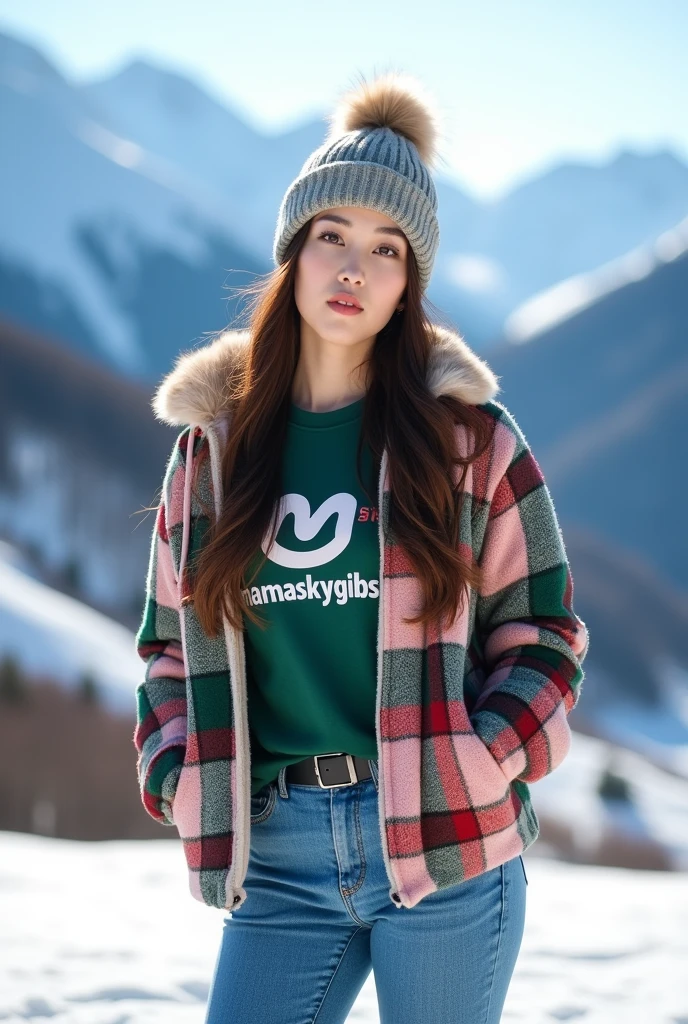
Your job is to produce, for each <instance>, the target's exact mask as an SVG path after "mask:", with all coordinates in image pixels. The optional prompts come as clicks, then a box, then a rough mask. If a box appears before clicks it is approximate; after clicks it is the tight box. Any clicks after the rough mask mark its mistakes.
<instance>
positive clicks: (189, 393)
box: [152, 325, 500, 430]
mask: <svg viewBox="0 0 688 1024" xmlns="http://www.w3.org/2000/svg"><path fill="white" fill-rule="evenodd" d="M249 340H250V331H249V330H247V329H245V330H227V331H224V332H223V333H222V334H221V335H219V336H218V337H217V338H215V340H214V341H213V342H211V344H209V345H205V346H204V347H202V348H198V349H192V350H191V351H189V352H183V353H182V354H181V355H180V356H178V358H177V361H176V363H175V365H174V368H173V369H172V370H171V371H170V372H169V373H168V374H167V375H166V376H165V377H164V379H163V381H162V383H161V384H160V385H159V387H158V388H157V390H156V392H155V395H154V397H153V401H152V406H153V411H154V412H155V415H156V418H157V419H159V420H160V421H161V422H163V423H167V424H169V425H170V426H172V427H184V426H187V425H189V424H192V423H193V424H195V425H197V426H200V427H202V428H203V429H204V430H205V429H206V428H207V427H208V426H209V425H210V424H211V423H212V422H213V421H214V420H215V419H217V418H218V417H219V416H221V415H222V414H223V413H226V412H227V411H228V410H229V408H230V405H231V399H230V398H229V391H230V389H229V388H228V382H230V381H231V380H232V378H235V377H236V374H237V371H238V369H239V367H240V366H241V365H242V363H243V361H244V359H245V358H246V354H247V352H248V345H249ZM427 383H428V387H429V388H430V391H431V392H432V393H433V394H434V395H437V396H439V395H452V396H454V397H455V398H458V399H460V400H461V401H463V402H466V403H467V404H469V405H480V404H482V403H483V402H487V401H491V400H492V399H493V398H494V397H495V396H496V394H497V392H498V391H499V390H500V387H499V384H498V378H497V376H496V375H495V374H494V373H493V371H492V370H491V369H490V367H489V366H488V365H487V363H486V362H484V360H482V359H481V358H480V357H479V356H478V355H476V353H475V352H474V351H473V350H472V349H471V348H470V347H469V346H468V345H467V344H466V342H465V341H464V340H463V338H462V337H461V336H460V335H459V334H457V333H456V332H455V331H451V330H448V329H447V328H445V327H440V326H438V325H433V326H432V349H431V354H430V360H429V363H428V375H427Z"/></svg>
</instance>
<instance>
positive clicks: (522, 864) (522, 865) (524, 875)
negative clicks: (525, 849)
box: [518, 853, 528, 885]
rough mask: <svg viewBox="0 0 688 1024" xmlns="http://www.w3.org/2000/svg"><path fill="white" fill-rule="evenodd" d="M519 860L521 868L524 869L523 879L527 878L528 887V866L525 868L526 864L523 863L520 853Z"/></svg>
mask: <svg viewBox="0 0 688 1024" xmlns="http://www.w3.org/2000/svg"><path fill="white" fill-rule="evenodd" d="M518 859H519V860H520V862H521V867H522V868H523V877H524V878H525V880H526V885H528V875H527V874H526V866H525V864H524V863H523V857H522V856H521V854H520V853H519V855H518Z"/></svg>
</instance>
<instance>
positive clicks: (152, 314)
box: [0, 34, 267, 380]
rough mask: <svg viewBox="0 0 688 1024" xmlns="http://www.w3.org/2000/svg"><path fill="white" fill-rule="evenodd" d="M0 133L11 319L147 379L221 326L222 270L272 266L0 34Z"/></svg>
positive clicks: (4, 263)
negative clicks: (192, 342) (242, 243)
mask: <svg viewBox="0 0 688 1024" xmlns="http://www.w3.org/2000/svg"><path fill="white" fill-rule="evenodd" d="M0 134H1V135H2V138H3V139H4V140H5V147H4V157H3V161H2V165H1V168H0V204H1V205H0V224H1V225H2V227H1V228H0V310H1V311H2V312H3V313H4V315H5V316H6V317H7V318H8V319H11V320H13V321H15V322H16V323H19V324H23V325H26V326H29V327H32V328H33V329H37V330H43V331H46V332H48V333H51V334H54V335H57V336H59V337H61V338H62V339H64V342H65V343H66V344H68V345H70V346H72V347H74V348H77V349H79V350H80V351H82V352H85V353H87V354H89V355H93V356H94V357H96V358H99V359H100V360H101V361H102V362H103V363H105V364H106V365H109V366H111V367H113V368H116V369H118V370H120V371H121V372H123V373H126V374H127V375H129V376H132V377H135V378H139V379H142V380H143V379H148V380H150V379H154V378H156V377H157V376H158V375H159V373H160V371H161V368H162V367H167V366H169V364H170V363H171V361H172V360H173V358H174V356H175V355H176V353H177V352H178V350H179V348H181V347H183V346H188V345H189V344H190V343H191V341H192V340H193V338H194V337H195V336H197V335H199V334H200V333H201V332H203V331H205V330H218V329H220V328H222V327H223V326H226V324H227V322H228V318H227V315H226V311H224V310H223V308H222V306H221V302H222V287H223V284H224V282H225V278H226V276H227V274H226V271H227V269H228V268H232V267H233V268H240V269H242V270H244V271H248V272H249V273H259V272H260V273H262V272H264V271H265V270H266V269H267V268H266V266H265V263H264V262H263V261H261V260H260V259H258V258H257V257H256V255H255V254H254V253H253V252H251V251H249V250H248V249H246V248H245V247H244V246H242V245H241V244H240V243H239V242H238V241H237V238H236V235H235V233H234V230H233V229H234V224H233V219H232V216H231V210H229V209H228V208H227V204H226V202H225V201H224V200H222V199H220V198H218V197H217V196H215V195H213V194H212V193H211V191H210V190H209V189H203V188H199V187H198V186H197V183H194V182H191V181H190V180H189V179H188V177H187V176H186V175H185V174H184V173H183V170H182V169H181V168H180V167H177V166H176V165H174V164H172V163H171V162H169V161H166V160H164V159H163V158H161V157H159V156H157V155H155V154H151V153H148V152H146V151H145V150H143V149H142V148H141V147H140V146H138V145H137V144H136V143H134V142H132V141H131V140H129V139H126V138H123V137H122V136H120V135H118V134H117V133H116V132H115V131H113V130H112V128H111V127H110V126H109V125H108V123H107V119H106V118H104V117H103V116H101V114H100V112H96V110H95V109H94V107H93V105H92V104H91V103H90V101H89V100H88V99H87V97H85V96H81V95H80V94H79V92H78V90H75V89H74V88H73V87H72V86H71V85H69V83H68V82H67V81H66V80H65V79H64V78H62V77H61V76H60V75H59V73H58V72H57V71H56V70H55V69H54V68H52V67H51V66H50V65H49V64H48V63H47V62H46V61H45V60H43V59H42V58H41V57H40V55H39V54H37V53H36V52H35V51H34V50H33V49H32V48H30V47H28V46H24V45H22V44H19V43H17V42H16V41H15V40H13V39H10V38H9V37H7V36H5V35H2V34H0ZM231 283H233V284H236V283H237V282H236V281H233V282H231ZM241 283H245V278H244V277H243V275H242V282H241ZM230 309H231V306H230Z"/></svg>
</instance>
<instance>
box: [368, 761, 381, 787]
mask: <svg viewBox="0 0 688 1024" xmlns="http://www.w3.org/2000/svg"><path fill="white" fill-rule="evenodd" d="M368 767H369V768H370V774H371V775H372V776H373V782H374V783H375V792H376V793H377V792H378V790H379V788H380V787H379V786H378V781H377V780H378V773H377V761H376V760H375V759H374V758H369V759H368Z"/></svg>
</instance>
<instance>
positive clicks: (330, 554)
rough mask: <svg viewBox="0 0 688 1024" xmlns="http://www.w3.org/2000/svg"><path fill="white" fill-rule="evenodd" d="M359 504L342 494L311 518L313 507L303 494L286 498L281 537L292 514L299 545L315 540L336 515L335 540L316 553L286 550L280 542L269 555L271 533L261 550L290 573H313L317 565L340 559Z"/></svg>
mask: <svg viewBox="0 0 688 1024" xmlns="http://www.w3.org/2000/svg"><path fill="white" fill-rule="evenodd" d="M357 507H358V503H357V501H356V498H355V497H354V495H353V494H347V492H346V491H340V492H339V493H338V494H333V495H332V496H331V497H329V498H327V500H326V501H324V502H323V503H322V505H321V506H320V507H319V508H317V509H316V510H315V512H314V513H313V515H311V504H310V502H309V500H308V498H306V497H305V496H304V495H303V494H294V493H292V494H285V495H283V497H282V500H281V501H280V505H279V510H278V513H277V530H276V532H275V536H277V534H278V533H279V530H280V527H281V525H282V522H283V521H284V519H285V517H286V516H288V515H289V513H290V512H293V513H294V536H295V537H298V539H299V540H300V541H309V540H313V538H314V537H316V536H317V534H318V533H320V530H321V529H322V527H323V525H324V524H325V523H326V522H327V520H328V519H329V518H330V516H331V515H333V514H334V513H335V512H336V514H337V525H336V527H335V533H334V537H333V538H332V540H331V541H329V542H328V543H327V544H323V545H322V546H321V547H319V548H315V549H314V550H313V551H292V550H291V549H290V548H285V547H283V546H282V545H281V544H278V543H277V541H275V543H274V544H273V546H272V549H271V550H270V551H268V550H267V549H266V544H267V541H268V537H269V533H270V531H269V529H268V531H267V533H266V535H265V537H264V538H263V543H262V544H261V547H262V549H263V551H264V552H265V554H266V555H267V556H268V558H269V559H270V561H271V562H275V563H276V564H277V565H283V566H285V567H286V568H288V569H310V568H311V567H312V566H314V565H324V564H325V562H331V561H332V559H333V558H336V557H337V555H341V553H342V551H344V550H345V549H346V547H347V545H348V543H349V541H350V540H351V532H352V530H353V527H354V520H355V518H356V509H357Z"/></svg>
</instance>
